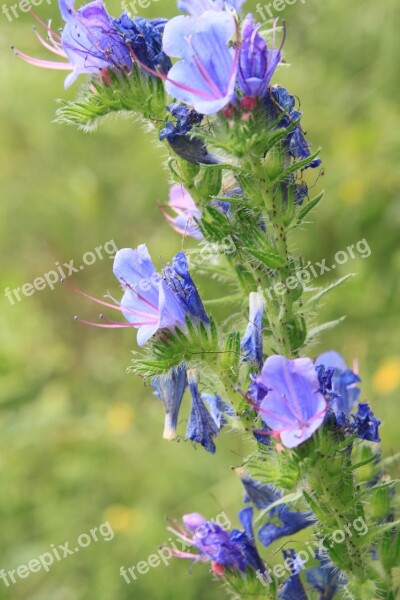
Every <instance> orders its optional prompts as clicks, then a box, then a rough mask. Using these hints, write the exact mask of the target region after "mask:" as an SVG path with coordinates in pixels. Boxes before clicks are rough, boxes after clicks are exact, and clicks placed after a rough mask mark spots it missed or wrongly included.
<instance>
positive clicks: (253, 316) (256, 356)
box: [240, 292, 264, 369]
mask: <svg viewBox="0 0 400 600" xmlns="http://www.w3.org/2000/svg"><path fill="white" fill-rule="evenodd" d="M263 311H264V301H263V297H262V294H261V293H260V292H250V295H249V323H248V325H247V329H246V332H245V334H244V337H243V339H242V341H241V343H240V348H241V350H242V352H243V360H244V361H245V362H249V361H250V362H254V363H256V364H257V365H258V367H259V369H261V367H262V316H263Z"/></svg>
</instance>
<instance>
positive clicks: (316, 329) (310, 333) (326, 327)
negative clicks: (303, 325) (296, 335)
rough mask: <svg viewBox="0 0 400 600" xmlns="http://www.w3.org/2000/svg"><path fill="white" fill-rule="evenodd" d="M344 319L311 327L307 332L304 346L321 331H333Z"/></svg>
mask: <svg viewBox="0 0 400 600" xmlns="http://www.w3.org/2000/svg"><path fill="white" fill-rule="evenodd" d="M345 319H346V317H340V318H339V319H335V320H334V321H327V322H326V323H322V324H321V325H317V326H316V327H312V328H311V329H309V330H308V332H307V338H306V342H305V343H306V344H310V343H311V342H312V341H313V340H314V339H315V338H316V337H317V335H319V334H320V333H322V332H323V331H329V330H330V329H333V328H334V327H336V326H337V325H339V324H340V323H342V322H343V321H344V320H345Z"/></svg>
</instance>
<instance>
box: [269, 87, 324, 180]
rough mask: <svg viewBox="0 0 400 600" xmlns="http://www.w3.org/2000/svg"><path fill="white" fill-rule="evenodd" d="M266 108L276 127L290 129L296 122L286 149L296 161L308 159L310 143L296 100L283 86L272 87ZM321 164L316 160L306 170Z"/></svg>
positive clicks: (270, 119) (286, 140)
mask: <svg viewBox="0 0 400 600" xmlns="http://www.w3.org/2000/svg"><path fill="white" fill-rule="evenodd" d="M264 106H265V110H266V113H267V117H268V120H269V122H270V123H271V124H273V123H276V125H275V127H276V128H277V129H280V128H282V127H285V128H286V127H289V126H290V125H291V124H292V123H294V122H296V126H295V127H294V128H293V129H292V130H291V131H290V132H289V133H288V134H287V136H286V137H285V139H284V147H285V149H286V152H287V154H288V156H290V157H292V158H296V159H300V160H303V159H306V158H308V157H309V156H310V155H311V153H310V143H309V142H307V140H306V138H305V136H304V133H303V131H302V129H301V126H300V119H301V112H299V111H298V110H296V109H295V98H294V96H292V95H291V94H289V92H288V91H287V90H286V89H285V88H284V87H281V86H272V87H270V88H269V89H268V91H267V93H266V94H265V96H264ZM320 164H321V159H319V158H314V159H313V160H312V161H310V162H309V163H308V164H307V165H306V166H305V167H304V168H306V169H308V168H312V169H314V168H316V167H319V166H320Z"/></svg>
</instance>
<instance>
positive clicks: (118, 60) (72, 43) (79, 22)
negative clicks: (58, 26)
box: [15, 0, 132, 88]
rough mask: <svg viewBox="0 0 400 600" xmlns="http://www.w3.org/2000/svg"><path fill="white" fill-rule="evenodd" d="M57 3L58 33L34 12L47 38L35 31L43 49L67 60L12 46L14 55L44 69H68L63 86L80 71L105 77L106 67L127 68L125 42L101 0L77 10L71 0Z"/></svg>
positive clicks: (128, 57) (129, 65)
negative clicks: (37, 55) (44, 57)
mask: <svg viewBox="0 0 400 600" xmlns="http://www.w3.org/2000/svg"><path fill="white" fill-rule="evenodd" d="M59 7H60V12H61V16H62V18H63V19H64V21H65V23H66V24H65V27H64V30H63V31H62V34H61V37H60V35H58V33H57V32H55V31H53V30H52V29H51V28H50V26H47V25H46V24H45V23H43V21H41V20H40V19H39V18H38V17H36V16H35V15H34V16H35V18H36V20H37V21H38V22H39V23H40V24H41V25H42V26H43V27H44V28H45V29H46V32H47V35H48V39H49V42H47V41H46V40H45V39H44V38H43V37H42V36H41V35H40V33H38V32H37V31H35V33H36V37H37V38H38V40H39V41H40V43H41V44H42V45H43V46H44V47H45V48H46V49H47V50H50V52H52V53H53V54H56V55H57V56H60V57H61V58H65V59H68V61H67V62H62V61H52V60H41V59H39V58H34V57H32V56H28V55H27V54H24V53H23V52H20V51H19V50H15V54H16V55H17V56H19V57H20V58H22V60H24V61H25V62H27V63H29V64H31V65H34V66H37V67H43V68H44V69H56V70H59V71H72V73H70V74H69V75H68V76H67V78H66V79H65V83H64V85H65V87H66V88H67V87H69V86H70V85H71V84H72V83H73V82H74V81H75V79H76V78H77V77H78V76H79V75H80V74H81V73H88V74H89V75H91V76H97V77H99V78H102V77H103V78H104V79H106V80H107V70H108V69H113V70H115V71H117V72H118V71H120V72H123V73H129V72H130V70H131V69H132V57H131V52H130V49H129V46H128V45H127V43H126V41H125V39H124V36H123V35H122V34H121V33H120V31H119V30H118V29H117V27H116V26H115V23H114V21H113V19H112V18H111V17H110V16H109V14H108V13H107V11H106V8H105V6H104V4H103V2H102V1H101V0H94V2H90V3H89V4H85V5H84V6H82V7H81V8H79V9H78V10H75V7H74V1H73V0H59Z"/></svg>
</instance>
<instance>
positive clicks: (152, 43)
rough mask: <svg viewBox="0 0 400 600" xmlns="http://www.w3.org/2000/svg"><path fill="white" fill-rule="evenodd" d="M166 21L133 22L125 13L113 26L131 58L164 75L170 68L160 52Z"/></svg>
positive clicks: (165, 57)
mask: <svg viewBox="0 0 400 600" xmlns="http://www.w3.org/2000/svg"><path fill="white" fill-rule="evenodd" d="M166 23H167V19H143V18H142V17H135V18H134V19H133V20H132V19H130V18H129V16H128V15H127V14H126V13H123V14H122V15H121V16H120V17H119V18H118V19H114V26H115V27H116V28H117V29H118V31H119V32H120V33H121V35H122V36H123V38H124V39H125V40H126V42H127V44H128V46H129V48H131V49H132V51H133V56H134V57H135V58H137V59H138V60H139V62H140V63H141V64H142V65H144V66H145V67H148V68H149V69H152V70H154V71H155V70H157V71H158V72H160V73H163V74H166V73H168V71H169V69H170V68H171V66H172V63H171V60H170V59H169V58H168V56H166V54H164V52H163V51H162V34H163V32H164V27H165V24H166Z"/></svg>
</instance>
